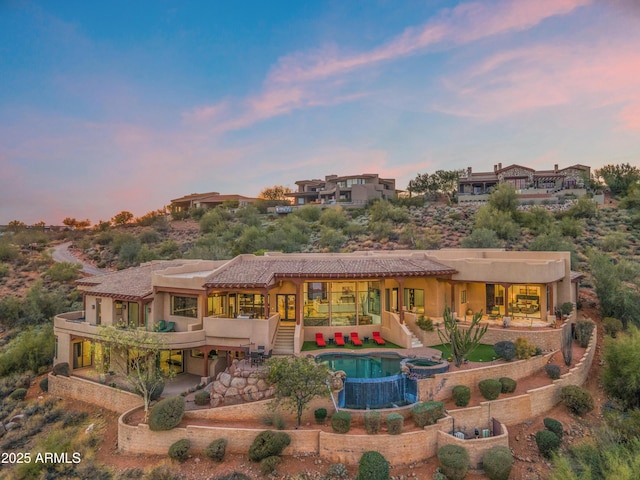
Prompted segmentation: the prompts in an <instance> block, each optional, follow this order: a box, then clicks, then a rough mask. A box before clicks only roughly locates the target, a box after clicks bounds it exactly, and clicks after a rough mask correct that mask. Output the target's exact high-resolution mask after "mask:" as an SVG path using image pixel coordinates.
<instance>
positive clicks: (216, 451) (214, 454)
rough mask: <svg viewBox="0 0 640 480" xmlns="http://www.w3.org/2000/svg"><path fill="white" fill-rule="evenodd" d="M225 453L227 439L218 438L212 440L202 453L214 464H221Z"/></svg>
mask: <svg viewBox="0 0 640 480" xmlns="http://www.w3.org/2000/svg"><path fill="white" fill-rule="evenodd" d="M226 451H227V439H226V438H218V439H217V440H214V441H213V442H211V443H210V444H209V445H207V448H206V449H205V451H204V454H205V455H206V456H207V457H209V458H210V459H211V460H214V461H216V462H221V461H222V460H224V454H225V453H226Z"/></svg>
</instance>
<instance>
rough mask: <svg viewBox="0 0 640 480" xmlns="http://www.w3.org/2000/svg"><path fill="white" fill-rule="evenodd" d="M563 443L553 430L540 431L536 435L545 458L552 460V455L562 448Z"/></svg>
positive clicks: (539, 448) (537, 442)
mask: <svg viewBox="0 0 640 480" xmlns="http://www.w3.org/2000/svg"><path fill="white" fill-rule="evenodd" d="M560 443H562V441H561V440H560V439H559V438H558V436H557V435H556V434H555V433H553V432H552V431H551V430H540V431H539V432H538V433H536V444H537V445H538V450H539V451H540V454H541V455H542V456H543V457H546V458H551V454H552V453H553V452H554V451H555V450H557V449H558V447H560Z"/></svg>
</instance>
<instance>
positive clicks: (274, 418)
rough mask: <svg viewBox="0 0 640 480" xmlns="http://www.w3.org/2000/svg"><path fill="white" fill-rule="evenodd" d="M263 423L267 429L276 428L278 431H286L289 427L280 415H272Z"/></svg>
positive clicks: (267, 416)
mask: <svg viewBox="0 0 640 480" xmlns="http://www.w3.org/2000/svg"><path fill="white" fill-rule="evenodd" d="M262 423H264V424H265V425H266V426H267V427H275V428H276V429H277V430H284V429H285V427H286V426H287V424H286V422H285V420H284V418H282V415H280V414H279V413H271V414H269V415H266V416H264V417H263V418H262Z"/></svg>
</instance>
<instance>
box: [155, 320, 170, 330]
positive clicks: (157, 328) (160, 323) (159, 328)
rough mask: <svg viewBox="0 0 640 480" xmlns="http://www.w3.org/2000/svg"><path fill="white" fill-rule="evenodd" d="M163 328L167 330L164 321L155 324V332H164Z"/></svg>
mask: <svg viewBox="0 0 640 480" xmlns="http://www.w3.org/2000/svg"><path fill="white" fill-rule="evenodd" d="M165 328H167V322H166V320H160V321H159V322H158V323H156V332H164V331H165Z"/></svg>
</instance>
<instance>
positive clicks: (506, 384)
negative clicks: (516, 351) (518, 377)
mask: <svg viewBox="0 0 640 480" xmlns="http://www.w3.org/2000/svg"><path fill="white" fill-rule="evenodd" d="M498 381H499V382H500V385H502V393H513V392H515V391H516V387H517V386H518V382H516V381H515V380H514V379H513V378H509V377H501V378H500V379H498Z"/></svg>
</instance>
